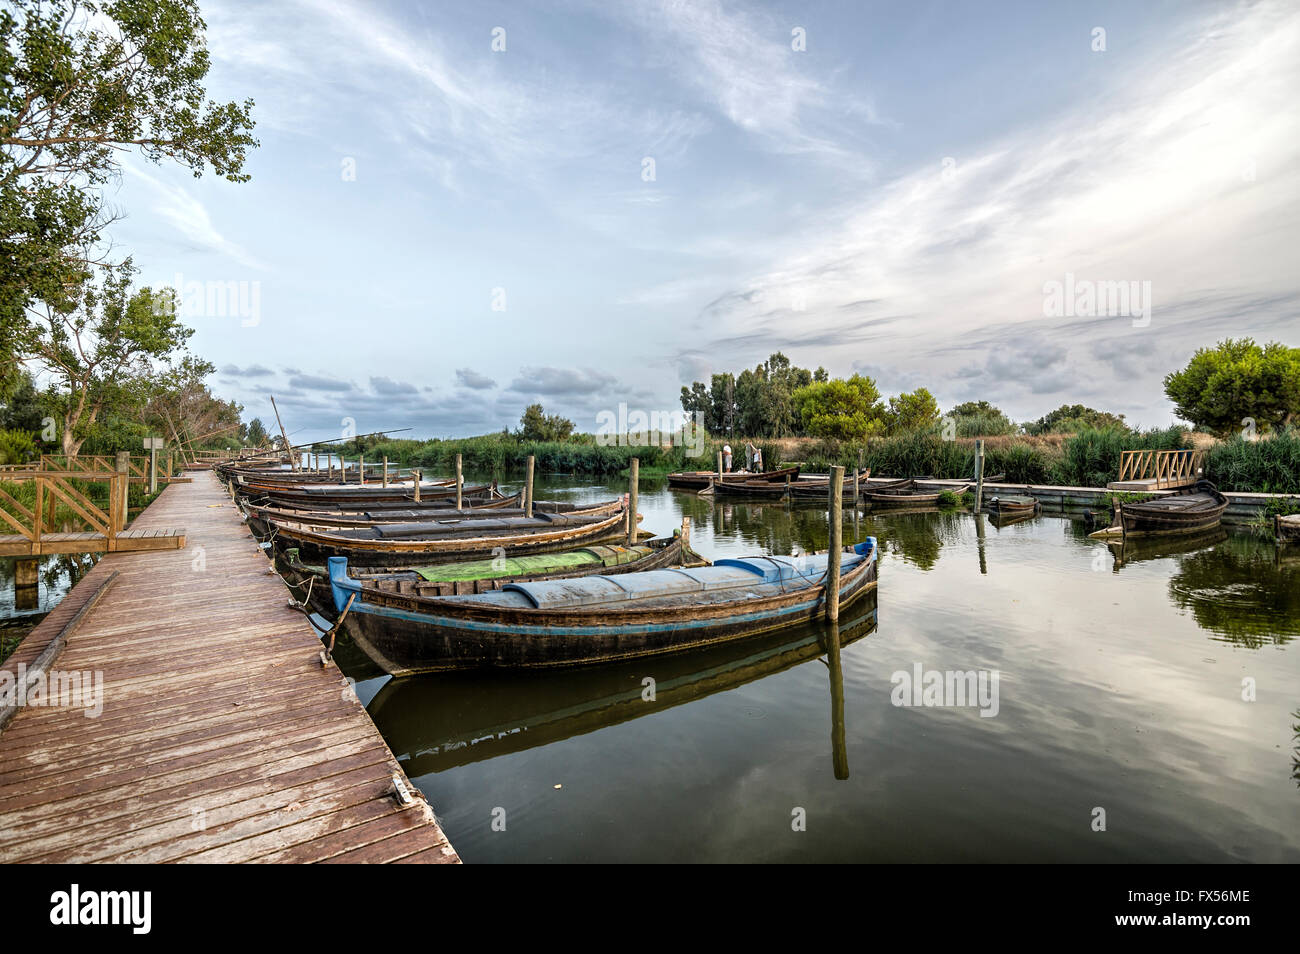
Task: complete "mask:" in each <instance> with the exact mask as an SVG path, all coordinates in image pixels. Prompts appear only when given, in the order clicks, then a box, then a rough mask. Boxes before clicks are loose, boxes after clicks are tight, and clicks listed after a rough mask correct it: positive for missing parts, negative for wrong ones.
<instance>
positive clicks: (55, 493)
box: [0, 469, 129, 548]
mask: <svg viewBox="0 0 1300 954" xmlns="http://www.w3.org/2000/svg"><path fill="white" fill-rule="evenodd" d="M70 480H80V481H96V482H98V481H106V482H107V483H108V509H107V510H104V509H103V508H102V507H100V506H99V505H98V504H96V503H95V502H94V501H92V500H91V499H90V498H89V497H87V496H86V495H85V494H83V493H82V492H81V491H80V490H78V489H77V488H76V487H74V486H72V485H71V484H70V483H69V481H70ZM128 480H129V478H128V476H127V474H125V473H117V472H114V473H101V472H90V471H81V470H65V471H57V470H35V469H29V470H8V471H5V472H4V473H3V474H0V527H5V526H7V527H9V528H12V529H13V530H14V531H16V532H17V533H18V534H19V535H21V536H23V537H25V538H26V539H27V540H28V541H29V542H30V543H32V544H33V546H34V548H39V544H40V542H41V537H42V536H43V535H44V534H47V533H54V532H55V530H54V526H55V524H54V520H55V512H56V510H57V508H58V505H59V504H60V503H62V504H63V505H64V506H66V507H67V508H68V509H69V510H71V511H72V512H73V513H74V514H76V515H77V516H78V517H80V518H81V519H82V520H83V521H85V523H86V525H87V526H88V527H89V528H90V530H91V531H92V532H94V533H102V534H103V535H104V536H105V538H107V539H108V540H113V539H115V538H116V537H117V535H118V534H119V533H121V532H122V531H123V530H124V529H125V528H126V521H127V496H126V490H127V483H128ZM25 482H34V483H35V484H36V493H35V500H34V502H33V503H32V505H31V506H30V507H29V506H28V505H27V504H25V503H24V502H23V501H21V500H19V499H18V498H17V497H16V496H14V494H12V493H10V492H9V490H8V489H6V487H5V486H4V485H5V484H21V483H25Z"/></svg>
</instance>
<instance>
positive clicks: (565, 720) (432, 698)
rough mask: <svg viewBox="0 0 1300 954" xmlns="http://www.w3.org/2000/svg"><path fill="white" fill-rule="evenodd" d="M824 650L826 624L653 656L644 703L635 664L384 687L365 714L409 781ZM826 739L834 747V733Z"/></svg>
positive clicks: (836, 692) (595, 726)
mask: <svg viewBox="0 0 1300 954" xmlns="http://www.w3.org/2000/svg"><path fill="white" fill-rule="evenodd" d="M876 603H877V600H876V598H875V595H874V593H868V594H867V595H866V596H864V597H863V598H862V599H860V600H859V601H857V602H856V603H854V605H853V611H852V614H851V615H845V616H843V617H841V621H840V624H839V645H840V646H841V647H842V648H843V647H848V646H850V645H852V644H854V643H855V642H857V641H858V640H861V639H864V638H866V637H869V636H870V635H871V634H872V633H874V632H875V631H876V627H877V606H876ZM827 643H828V630H827V626H826V624H825V623H824V621H820V620H819V621H815V622H810V623H805V624H803V625H801V626H792V627H789V628H786V629H782V630H778V631H776V632H773V633H766V634H763V635H760V636H753V637H750V638H748V639H744V640H740V641H738V642H735V643H729V644H726V645H723V646H718V647H716V648H712V649H703V650H699V651H696V652H688V653H677V654H675V655H670V656H663V657H660V658H657V659H656V660H655V668H654V674H655V683H656V686H655V693H654V697H653V698H651V699H646V698H645V697H644V692H645V688H644V686H643V684H642V679H643V678H644V677H645V675H646V672H645V670H644V668H643V664H642V663H641V662H639V661H638V660H628V661H625V662H621V663H611V664H609V665H604V666H581V667H577V668H574V669H569V670H564V671H552V672H549V673H548V674H547V678H546V679H537V678H536V674H535V673H532V672H529V671H528V670H521V669H479V670H477V671H473V672H449V673H442V674H430V675H425V676H416V677H412V678H408V679H388V680H385V682H384V685H383V686H382V687H381V688H380V690H379V692H377V693H376V694H375V695H374V697H373V698H371V700H370V702H368V703H367V704H366V711H367V712H368V713H369V714H370V718H371V719H373V720H374V722H375V725H376V726H378V727H379V731H380V732H381V733H382V734H383V736H384V740H385V741H386V742H387V743H388V745H389V747H390V748H391V749H392V750H393V753H394V754H395V755H396V756H397V758H398V759H399V760H400V761H401V763H402V765H403V767H404V768H405V769H406V771H407V772H409V773H410V774H411V776H412V777H419V776H422V775H427V774H429V773H431V772H442V771H446V770H447V769H451V768H456V767H458V766H462V765H467V764H471V763H474V762H480V761H483V760H485V759H491V758H496V757H498V756H502V755H509V754H513V753H516V752H523V751H526V750H529V749H534V748H537V747H538V746H543V745H550V744H552V743H555V742H560V741H563V740H565V739H569V738H574V737H577V736H581V735H584V734H587V733H590V732H596V731H599V730H600V729H606V728H609V727H611V726H615V725H621V724H624V723H628V722H631V721H633V720H636V719H640V718H644V717H646V716H651V715H654V714H656V713H659V712H663V711H665V710H668V709H672V708H674V707H676V706H681V705H686V704H689V703H692V702H696V701H698V700H701V699H705V698H708V697H709V696H713V695H715V694H717V693H720V692H727V691H729V690H732V689H738V688H740V687H741V686H745V685H748V684H751V683H754V682H756V681H757V680H759V679H764V678H766V677H768V676H772V675H776V674H777V673H781V672H785V671H787V670H790V669H793V668H794V667H796V666H800V665H803V664H805V663H812V664H814V665H815V667H816V668H817V669H818V670H821V665H820V664H817V663H814V660H817V659H819V658H822V657H825V655H826V653H827ZM828 669H829V667H828ZM837 675H838V676H839V679H838V680H837V678H836V677H837ZM826 677H828V678H829V679H830V681H831V684H830V693H829V696H830V698H831V700H832V705H831V726H832V727H833V726H834V725H835V724H836V722H837V718H836V716H837V713H839V712H841V711H842V707H839V708H837V707H836V706H835V705H834V700H835V699H836V698H839V699H843V697H844V691H843V675H842V673H837V672H836V671H835V670H830V671H829V672H827V673H824V675H823V678H826ZM814 678H815V677H814ZM841 724H842V723H841ZM829 735H830V736H831V737H832V742H831V744H832V745H835V744H836V739H837V738H839V735H837V733H836V732H834V731H831V732H830V733H829Z"/></svg>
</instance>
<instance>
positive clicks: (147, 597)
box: [0, 472, 459, 863]
mask: <svg viewBox="0 0 1300 954" xmlns="http://www.w3.org/2000/svg"><path fill="white" fill-rule="evenodd" d="M172 526H183V527H185V528H186V529H187V535H188V540H189V547H188V549H186V550H179V551H178V550H158V551H152V552H142V553H131V554H124V553H114V554H109V555H108V556H106V557H105V558H104V559H102V560H101V561H100V562H99V563H98V564H97V565H96V566H95V568H94V569H93V570H91V571H90V573H88V574H87V575H86V577H85V579H83V580H82V581H81V582H80V583H79V584H78V585H77V586H76V587H74V588H73V590H72V592H71V593H69V594H68V596H67V598H66V599H64V600H63V602H62V603H60V604H59V605H58V606H57V607H56V608H55V609H54V610H53V612H51V613H50V615H49V616H48V617H46V619H45V620H44V621H42V622H41V624H40V625H39V626H38V627H37V628H36V629H35V630H33V631H32V633H31V634H30V635H29V636H28V637H27V639H25V640H24V641H23V643H22V645H20V646H19V648H18V650H17V651H16V652H15V653H14V655H13V656H11V657H10V659H9V660H7V661H6V662H5V664H4V667H3V669H5V670H8V671H9V672H11V673H13V672H16V671H17V668H18V666H19V664H20V663H21V664H23V665H28V666H29V665H31V664H32V663H33V662H34V661H35V660H36V659H37V657H38V656H40V655H41V653H42V652H43V651H44V650H46V649H47V647H49V646H50V644H51V643H52V642H53V641H54V640H56V639H57V638H58V637H59V636H60V634H61V632H62V631H63V630H64V628H65V627H66V626H67V625H68V623H69V621H72V620H74V618H75V617H76V616H77V614H78V612H79V611H80V610H82V608H83V607H84V606H85V605H86V604H87V603H88V602H89V601H91V599H92V597H93V596H94V595H95V594H96V593H97V592H98V591H99V590H100V588H101V587H102V586H104V584H105V583H107V588H106V589H104V590H103V592H102V593H100V595H99V599H98V601H97V602H94V603H93V605H92V606H90V608H89V609H88V610H86V611H85V612H84V613H82V615H81V618H80V619H78V620H76V622H75V628H72V629H71V630H70V632H69V633H68V634H67V645H66V648H64V649H63V651H62V653H61V654H60V655H59V656H58V657H57V659H55V661H54V662H53V664H52V668H53V670H55V671H57V672H59V673H62V674H69V673H99V674H102V679H103V684H102V685H103V691H102V699H101V701H102V712H101V713H100V714H99V715H98V716H96V717H87V715H86V709H85V708H84V706H85V705H86V704H90V707H91V709H92V711H93V700H87V699H82V700H80V701H81V702H82V703H83V705H82V706H37V705H27V706H25V707H22V708H19V709H18V710H17V712H16V714H15V715H14V716H13V718H12V720H11V721H10V722H9V723H8V725H7V726H5V728H4V729H3V731H0V862H6V863H8V862H130V861H135V862H175V861H190V862H249V861H257V862H316V861H336V862H389V861H400V862H456V861H459V858H458V857H457V856H456V853H455V851H454V850H453V849H452V847H451V845H450V844H448V842H447V839H446V837H445V836H444V835H443V833H442V830H441V829H440V828H439V826H438V824H437V821H436V820H435V818H434V816H433V812H432V810H431V809H430V808H429V806H428V804H427V803H426V802H425V801H424V799H423V798H422V797H421V795H420V793H419V791H418V790H417V789H416V788H415V787H414V786H413V785H412V784H411V783H410V782H409V781H408V780H407V779H406V776H405V775H404V774H403V773H402V769H401V768H400V766H399V765H398V763H397V760H396V759H395V758H394V757H393V754H392V752H391V751H389V749H388V746H387V745H386V744H385V743H384V740H383V738H382V737H381V736H380V734H379V731H378V730H377V729H376V728H375V726H374V724H373V723H372V722H371V721H370V718H369V716H368V715H367V714H366V712H365V710H364V709H363V708H362V706H361V704H360V702H359V701H358V700H357V698H356V696H355V694H354V693H353V692H352V690H351V688H350V687H349V686H348V683H347V681H346V680H345V679H344V678H343V676H342V674H341V673H340V672H339V670H338V668H337V667H336V666H335V665H334V664H333V663H332V662H331V663H329V665H328V667H323V666H322V665H321V658H320V657H321V642H320V640H319V638H318V637H317V635H316V633H315V631H314V630H313V629H312V627H311V625H310V624H309V623H308V622H307V620H306V619H305V618H304V617H303V616H302V615H301V614H300V613H298V612H296V611H294V610H292V609H290V608H289V607H288V605H287V603H288V600H289V591H288V590H287V589H286V587H285V586H284V584H283V582H282V581H281V580H280V579H279V577H278V576H276V575H274V574H272V573H269V572H268V571H269V568H270V562H269V561H268V559H267V558H266V556H265V555H264V553H263V552H262V551H261V550H259V549H258V547H257V544H256V543H255V542H254V541H253V538H252V536H251V535H250V534H249V532H248V530H247V528H246V526H245V524H244V523H243V522H242V520H241V519H240V517H239V514H238V512H237V511H236V510H235V508H234V506H233V504H232V503H231V501H230V499H229V497H228V496H227V495H226V494H225V492H224V490H223V488H222V487H221V485H220V483H219V482H218V481H217V478H216V477H215V475H213V474H212V473H210V472H207V473H198V474H196V475H195V480H194V481H193V482H192V483H188V484H174V485H172V486H170V487H168V488H167V490H166V491H164V492H163V494H162V495H161V496H159V497H158V499H157V500H156V501H155V502H154V503H153V504H152V505H151V506H150V507H149V508H148V509H147V510H146V511H145V512H144V513H143V514H142V515H141V516H140V517H139V518H138V519H137V520H136V523H135V525H134V526H133V528H132V529H133V530H141V531H143V530H151V529H160V528H165V527H172ZM114 574H116V576H114ZM394 775H396V776H397V777H398V779H399V780H400V782H401V783H402V784H403V785H404V786H405V788H406V789H407V790H408V791H409V792H410V794H411V795H412V796H413V797H414V800H413V801H412V802H411V803H409V804H407V805H405V806H403V805H402V804H400V803H399V801H398V800H397V799H396V798H395V797H393V794H392V793H393V791H394Z"/></svg>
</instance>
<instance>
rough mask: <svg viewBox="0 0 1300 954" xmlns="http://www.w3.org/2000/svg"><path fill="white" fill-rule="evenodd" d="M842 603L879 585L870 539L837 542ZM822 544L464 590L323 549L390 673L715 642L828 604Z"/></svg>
mask: <svg viewBox="0 0 1300 954" xmlns="http://www.w3.org/2000/svg"><path fill="white" fill-rule="evenodd" d="M842 561H843V562H842V568H841V577H840V605H841V607H847V606H848V605H849V604H850V603H851V602H852V601H853V600H854V599H856V598H857V597H859V596H861V595H863V594H864V593H867V592H869V591H870V590H871V589H873V588H874V587H875V585H876V541H875V540H874V538H870V539H868V540H867V541H866V542H864V543H860V544H858V545H857V546H856V547H853V548H852V549H848V550H846V551H845V552H844V554H843V557H842ZM826 568H827V555H826V554H825V553H822V554H819V555H817V556H800V557H781V556H772V557H765V556H760V557H746V558H743V559H728V560H719V561H718V562H717V563H715V564H714V565H712V566H705V567H697V568H694V569H672V570H648V571H645V572H642V573H628V574H626V575H623V576H608V575H597V576H587V577H577V578H568V579H558V580H542V581H538V582H531V583H509V584H506V585H505V586H503V587H502V588H501V589H499V590H493V591H490V592H487V593H478V594H475V595H473V596H445V597H421V596H415V595H411V594H397V593H389V592H385V591H384V590H381V589H379V588H377V587H369V588H366V587H365V586H363V585H362V584H361V583H359V582H357V581H355V580H353V579H352V578H351V576H350V575H349V573H348V561H347V560H346V559H343V558H338V557H336V558H332V559H331V560H330V561H329V572H330V586H331V590H332V592H333V596H334V606H335V608H336V610H338V611H339V612H340V613H341V612H342V611H343V610H344V608H345V607H347V606H348V605H349V602H350V603H351V608H350V610H349V612H348V618H347V622H348V626H347V629H348V632H349V634H350V635H351V637H352V639H353V640H354V641H355V642H356V643H357V644H358V645H359V646H360V647H361V648H362V649H363V650H364V651H365V653H366V655H368V656H369V657H370V658H371V659H372V660H374V662H376V663H377V664H378V665H379V666H380V667H382V668H383V669H384V670H385V671H386V672H389V673H391V674H393V675H406V674H410V673H415V672H436V671H439V670H446V669H463V668H477V667H496V666H500V667H516V666H517V667H550V666H576V665H585V664H591V663H599V662H609V661H611V660H618V659H629V658H634V657H643V656H657V655H660V654H664V653H674V652H680V651H684V650H689V649H700V648H703V647H707V646H714V645H722V644H726V643H729V642H733V641H737V640H742V639H745V638H746V637H750V636H754V635H756V634H758V633H765V632H770V631H772V630H776V629H781V628H784V627H786V626H790V625H793V624H796V623H800V622H805V621H807V620H809V619H812V618H814V617H816V616H820V615H821V614H823V613H825V610H826V604H825V598H826Z"/></svg>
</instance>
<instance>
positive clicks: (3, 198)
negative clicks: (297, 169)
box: [0, 0, 258, 356]
mask: <svg viewBox="0 0 1300 954" xmlns="http://www.w3.org/2000/svg"><path fill="white" fill-rule="evenodd" d="M8 6H9V7H10V9H3V10H0V263H3V267H0V344H3V345H4V346H5V347H4V348H3V349H0V354H3V355H6V356H10V355H16V354H17V350H16V349H15V348H13V338H14V336H15V335H17V334H18V333H19V332H21V330H22V326H23V321H22V315H23V310H24V309H25V308H27V307H28V306H30V305H31V304H32V303H33V302H41V303H43V304H44V305H46V306H48V307H50V308H54V309H56V310H61V311H63V312H65V313H67V312H70V311H71V310H73V309H74V308H76V307H77V305H78V302H77V300H76V296H77V290H78V289H79V288H81V287H82V286H83V285H84V284H85V282H86V281H87V280H88V279H89V277H90V273H91V271H92V270H93V269H94V267H96V266H99V267H101V268H103V267H107V266H109V265H111V264H112V263H110V262H109V261H108V260H107V258H106V253H105V252H103V250H98V251H97V249H98V246H99V243H100V241H101V237H102V232H103V230H104V228H105V227H106V226H107V225H108V224H109V222H111V220H112V218H113V216H112V215H110V214H108V213H107V212H106V210H105V206H104V202H103V198H102V195H101V193H100V189H101V187H102V186H103V185H104V184H105V183H107V182H110V181H112V180H113V179H115V178H117V177H119V176H120V173H121V162H120V156H121V154H122V152H125V151H134V152H136V153H138V154H140V155H142V156H143V157H144V158H145V159H147V160H149V161H150V162H153V163H155V164H160V163H162V161H163V160H173V161H176V162H178V163H180V164H181V165H184V166H187V167H188V168H189V169H191V170H192V171H193V173H194V175H195V176H200V175H202V173H203V171H204V170H205V169H206V168H207V167H209V166H211V168H212V169H213V170H214V171H215V172H216V174H217V175H219V176H222V177H224V178H226V179H228V180H230V181H231V182H244V181H246V180H247V179H248V178H249V176H248V175H247V174H246V173H244V171H243V168H244V161H245V158H246V155H247V151H248V149H249V148H250V147H255V146H257V145H258V143H257V140H256V139H254V138H253V137H252V136H251V134H250V133H251V130H252V127H253V120H252V118H251V115H250V111H251V109H252V105H253V102H252V100H245V101H244V103H243V104H242V105H240V104H237V103H233V102H230V103H214V102H211V101H209V100H208V97H207V93H206V91H205V89H204V87H203V80H204V78H205V77H206V76H207V73H208V68H209V58H208V53H207V48H206V43H205V37H204V33H205V31H206V25H205V24H204V22H203V19H202V18H201V17H200V16H199V9H198V3H197V0H109V2H104V3H100V2H79V0H40V2H38V0H10V3H9V5H8Z"/></svg>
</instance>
